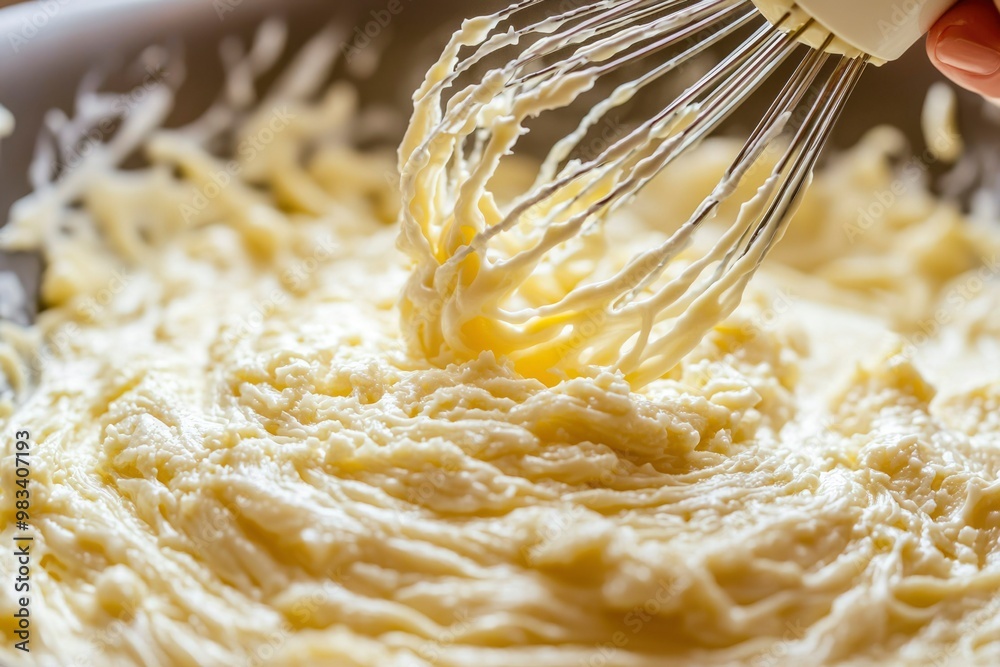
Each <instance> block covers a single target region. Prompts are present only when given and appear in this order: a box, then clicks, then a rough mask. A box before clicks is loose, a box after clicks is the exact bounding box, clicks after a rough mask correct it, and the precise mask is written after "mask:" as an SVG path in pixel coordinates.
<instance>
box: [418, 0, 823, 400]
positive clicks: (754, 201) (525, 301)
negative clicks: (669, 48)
mask: <svg viewBox="0 0 1000 667" xmlns="http://www.w3.org/2000/svg"><path fill="white" fill-rule="evenodd" d="M598 4H600V3H598ZM606 4H609V5H613V3H606ZM739 10H742V11H744V12H746V7H744V6H741V5H739V4H738V3H732V4H731V5H724V6H723V9H722V11H723V12H725V13H726V14H727V16H728V15H735V14H736V13H737V12H738V11H739ZM514 11H516V10H515V9H510V10H506V11H502V12H498V13H497V14H494V15H490V16H486V17H480V18H477V19H472V20H469V21H466V22H465V24H464V25H463V28H462V30H460V31H459V32H457V33H456V34H455V35H454V37H453V38H452V40H451V42H450V44H449V45H448V46H447V48H446V49H445V51H444V53H443V55H442V56H441V59H440V60H439V61H438V62H437V63H436V64H435V65H434V66H433V67H432V68H431V70H430V71H429V72H428V74H427V77H426V79H425V81H424V84H423V86H422V87H421V88H420V89H419V90H418V91H417V93H416V94H415V96H414V113H413V118H412V120H411V123H410V126H409V129H408V131H407V134H406V137H405V139H404V140H403V143H402V146H401V148H400V172H401V174H402V182H401V189H402V199H403V209H402V212H403V215H402V222H401V224H402V233H401V236H400V239H401V243H400V246H401V248H402V249H403V250H404V251H405V252H406V253H407V254H408V255H409V256H410V257H411V258H412V259H413V261H414V264H415V269H414V271H413V275H412V277H411V279H410V281H409V283H408V285H407V288H406V292H405V294H404V298H403V304H402V312H403V318H404V332H405V333H406V335H407V336H408V338H409V342H410V346H411V348H412V349H413V350H414V351H416V352H417V353H418V354H421V355H426V356H427V357H428V358H430V359H431V360H433V361H434V362H435V363H437V364H439V365H440V364H447V363H453V362H457V361H468V360H471V359H474V358H476V357H477V356H478V355H479V354H480V353H482V352H484V351H491V352H495V353H498V354H502V355H504V356H506V357H507V358H508V359H510V360H511V362H512V363H513V364H514V367H515V369H516V370H517V371H518V373H520V374H522V375H525V376H527V377H533V378H536V379H539V380H541V381H542V382H544V383H545V384H547V385H549V386H554V385H555V384H557V383H558V382H560V381H562V380H565V379H568V378H574V377H581V376H586V375H588V374H591V373H592V372H594V371H593V369H595V368H596V369H605V370H612V371H615V372H620V373H621V374H622V375H624V377H625V378H626V379H627V380H628V381H629V383H630V384H631V386H632V387H633V389H638V388H640V387H642V386H644V385H646V384H648V383H649V382H652V381H655V380H657V379H659V378H661V377H662V376H663V375H664V374H665V373H667V372H668V371H669V370H670V369H671V368H672V367H674V366H675V365H676V364H677V363H678V362H679V361H680V360H681V359H682V358H683V357H684V356H685V355H686V354H687V353H689V352H690V351H691V350H692V349H693V348H694V347H696V346H697V345H698V343H699V342H700V340H701V339H702V338H703V336H704V335H705V334H706V333H707V332H708V331H709V330H710V329H711V328H712V327H713V326H714V325H716V324H718V323H719V322H721V321H722V320H724V319H725V318H726V317H727V316H729V315H730V314H732V312H733V311H734V310H735V309H736V307H737V306H738V305H739V302H740V299H741V297H742V295H743V293H744V291H745V289H746V286H747V284H748V283H749V281H750V279H751V278H752V277H753V275H754V272H755V270H756V268H757V267H758V266H759V264H760V263H761V261H762V260H763V258H764V256H765V255H766V253H767V251H768V249H769V248H770V247H771V246H772V245H773V243H774V242H776V241H777V240H778V239H780V237H781V235H782V234H783V233H784V230H785V226H784V224H782V222H781V218H782V216H780V215H771V214H770V213H769V212H770V211H771V210H784V209H781V207H780V206H778V204H779V203H780V202H782V201H784V200H786V199H787V200H789V201H790V202H791V208H794V202H795V197H794V195H792V194H790V193H792V192H797V188H795V186H790V185H789V183H791V182H792V181H793V180H794V178H793V177H792V176H791V174H793V173H794V172H795V171H796V169H797V168H798V167H797V166H789V165H798V164H799V163H798V162H797V156H796V154H795V152H794V149H791V150H790V151H789V152H788V153H787V154H786V156H785V159H783V160H780V161H779V160H778V159H776V158H774V157H773V156H771V158H772V159H770V160H769V161H768V160H758V159H757V158H758V157H760V156H761V155H762V154H770V153H773V152H774V149H775V148H778V145H777V144H778V141H777V138H778V137H779V136H780V135H781V133H782V130H783V129H785V127H786V125H787V124H788V123H789V121H790V120H791V116H792V112H791V111H784V112H778V113H776V115H775V119H774V121H773V122H772V123H769V125H768V126H767V128H765V129H764V130H762V131H761V133H760V137H759V139H758V140H756V141H755V142H753V143H752V144H749V145H748V148H747V151H746V154H745V155H746V157H745V158H744V159H741V160H740V161H739V163H734V164H733V165H732V167H731V168H730V169H729V170H727V171H726V174H725V176H724V177H722V178H721V179H720V180H719V182H717V183H715V184H709V183H707V182H706V183H704V187H702V189H701V190H699V191H698V192H700V193H701V194H702V195H703V196H705V199H704V200H703V201H699V200H698V199H695V200H694V202H693V203H692V205H691V207H690V208H689V209H688V210H686V211H685V210H683V209H679V210H677V212H676V214H675V217H674V218H673V219H665V220H664V222H665V224H664V225H662V227H661V229H662V232H663V236H662V237H641V238H640V239H639V240H638V242H637V239H636V237H635V235H634V234H632V233H631V232H630V231H629V230H628V227H627V224H626V223H624V222H623V220H627V219H628V213H627V209H628V207H627V206H626V205H627V204H628V203H630V201H631V199H632V198H633V197H634V196H635V194H636V193H638V192H639V190H640V189H641V188H642V187H643V186H648V185H649V184H650V182H652V181H654V180H655V179H656V177H657V174H659V172H660V170H661V169H662V168H663V167H664V166H665V165H667V164H669V163H670V162H671V161H672V160H673V159H674V157H675V156H676V155H677V154H680V153H682V152H683V150H685V149H686V148H687V147H688V146H691V145H696V144H697V141H698V137H699V136H700V135H701V134H702V133H704V132H706V131H707V130H706V128H708V127H711V125H710V123H711V122H712V121H711V119H712V118H714V117H716V116H718V115H719V108H721V107H725V106H726V105H727V104H733V100H735V99H736V98H737V97H738V94H739V93H736V92H733V91H732V90H730V89H731V88H732V86H731V85H730V84H731V82H730V81H728V80H727V76H728V74H727V75H726V76H722V75H720V74H712V75H706V79H705V80H707V81H709V83H703V84H699V85H700V86H701V87H702V88H705V89H713V90H714V91H715V92H714V93H713V94H712V95H707V96H706V97H705V98H701V97H700V96H699V95H698V94H693V93H691V91H688V93H685V94H684V95H682V96H680V97H679V98H678V101H677V102H675V103H673V104H670V105H664V108H663V109H662V110H659V113H658V114H650V115H649V117H648V119H647V120H645V121H644V122H642V123H636V124H634V125H635V126H634V127H629V128H628V129H626V128H619V129H614V130H613V131H612V135H613V138H612V139H610V140H606V142H605V143H606V145H605V146H604V147H603V148H602V149H600V150H595V151H593V154H589V155H588V154H587V153H588V151H582V152H581V151H580V150H579V149H580V148H581V145H582V144H583V142H584V141H585V140H586V138H587V137H591V136H593V134H594V132H595V128H597V129H600V128H602V127H605V126H607V125H608V124H609V123H612V122H613V121H614V114H622V113H623V112H622V110H621V109H619V107H622V106H624V105H626V104H628V103H629V102H630V101H632V100H633V99H634V98H635V97H636V96H637V95H638V94H639V93H640V92H641V91H642V90H643V89H645V88H648V87H650V86H651V84H652V83H653V82H656V81H657V80H658V79H659V78H660V77H661V76H663V75H664V74H665V73H666V72H668V71H671V68H672V67H673V65H674V64H676V63H675V61H674V60H673V59H671V58H666V57H664V58H663V61H664V62H663V63H660V64H657V63H658V62H659V61H657V60H656V58H654V57H649V58H645V62H644V66H645V69H644V70H643V71H642V73H641V74H639V75H634V74H633V76H635V78H634V79H632V80H628V77H625V79H626V80H625V81H624V82H619V83H618V84H617V86H618V87H617V88H615V89H613V90H609V91H607V92H606V93H605V95H604V98H603V99H601V100H600V101H598V102H596V103H594V104H593V106H592V107H591V108H589V111H587V112H586V114H585V115H584V117H583V119H582V120H581V121H580V122H579V124H578V125H576V124H575V123H574V121H573V116H572V115H571V114H569V113H567V112H566V110H567V109H568V108H572V107H573V106H574V105H577V106H581V102H582V99H586V97H585V96H586V95H587V94H588V93H591V92H593V91H595V90H600V88H599V85H600V84H601V83H605V84H606V83H607V78H606V75H607V74H608V73H609V72H610V71H615V70H616V69H617V67H618V66H619V65H621V64H622V63H625V62H628V61H629V60H631V59H633V58H634V56H633V54H632V51H633V50H634V49H635V48H637V47H642V49H643V50H645V49H648V48H650V47H649V45H648V44H646V43H645V42H644V40H650V39H652V37H651V36H650V31H660V32H656V33H655V36H656V37H662V35H663V34H667V35H670V34H673V33H672V32H671V31H680V33H679V34H682V35H683V34H684V33H683V29H684V26H686V25H688V24H689V23H691V24H697V23H698V22H699V21H704V20H707V19H712V20H717V21H720V22H721V21H722V19H719V18H718V16H716V14H718V13H719V8H718V7H717V6H715V5H711V6H709V5H708V4H705V3H701V4H695V5H691V6H689V7H684V8H683V9H679V10H677V11H675V12H672V13H670V14H668V15H667V16H665V17H663V18H662V19H658V20H657V21H655V22H650V23H649V24H647V23H644V22H642V21H637V22H636V24H635V25H627V26H624V27H619V28H618V29H616V30H614V31H610V32H608V33H607V34H606V33H604V32H602V30H603V29H604V25H603V23H602V22H600V21H598V20H596V19H592V20H590V21H584V22H583V23H582V24H581V25H575V24H573V23H572V20H573V18H574V13H573V12H568V13H567V14H565V15H558V16H554V17H551V18H547V19H542V20H541V22H540V23H539V24H537V25H535V26H533V27H531V28H521V29H520V31H517V30H514V29H510V28H504V27H503V26H505V25H506V22H507V19H508V18H509V14H511V13H513V12H514ZM713 12H715V13H714V14H713ZM753 14H754V13H753V12H752V10H751V13H750V15H749V16H752V15H753ZM725 20H731V21H733V22H734V23H738V22H739V21H740V20H743V19H739V18H733V17H732V16H730V17H729V18H726V19H725ZM527 34H532V35H536V36H537V35H541V37H540V38H539V39H538V40H537V41H535V42H530V41H529V42H528V43H527V44H524V45H521V44H519V42H521V41H522V40H526V39H527V38H526V37H525V35H527ZM759 34H760V33H759ZM764 36H765V37H766V36H767V35H766V34H764ZM664 39H665V38H664ZM713 39H715V36H710V37H706V38H705V39H704V40H703V41H701V42H698V43H697V45H696V46H693V47H690V49H689V50H700V49H704V48H707V46H708V45H710V44H711V43H712V41H713ZM756 39H757V40H758V42H759V41H760V37H758V38H756ZM654 41H655V40H654ZM689 41H696V40H689ZM511 45H516V46H517V49H516V50H515V56H514V57H513V58H512V59H511V60H509V62H507V63H506V64H504V65H500V66H496V67H495V68H494V69H490V70H489V71H488V72H486V73H485V74H481V75H479V78H473V80H472V83H469V84H467V85H466V84H465V83H463V81H465V80H467V77H465V75H466V72H468V71H478V70H477V68H480V69H481V68H482V66H483V64H484V63H486V62H492V61H493V60H495V59H496V58H495V56H496V54H497V53H501V52H504V49H506V48H507V47H509V46H511ZM547 53H548V54H551V53H559V54H560V58H559V59H557V60H554V61H553V62H551V63H549V61H546V60H542V58H541V57H542V56H543V55H544V54H547ZM539 61H541V62H544V63H546V64H545V65H544V66H537V65H535V63H537V62H539ZM526 63H527V64H526ZM720 67H721V65H720ZM533 68H534V69H533ZM535 69H537V71H534V70H535ZM717 71H725V70H717ZM741 76H743V74H742V73H741V72H738V71H737V72H736V73H733V74H732V77H733V79H734V80H739V81H740V82H741V84H740V85H739V86H736V88H737V89H738V90H740V91H743V92H744V93H745V91H746V90H747V85H746V84H745V81H743V80H742V79H741V78H740V77H741ZM463 77H465V78H463ZM703 81H704V80H703ZM726 90H730V92H729V93H724V91H726ZM689 93H690V94H689ZM715 93H718V94H719V97H718V98H716V97H714V95H715ZM581 98H582V99H581ZM737 106H738V105H737ZM552 112H555V113H552ZM560 113H561V114H562V115H561V116H560V115H559V114H560ZM539 117H542V118H545V119H551V118H553V117H555V118H561V119H562V120H563V121H565V122H564V123H563V126H562V127H561V128H556V129H552V128H551V127H550V128H549V129H548V131H547V136H546V137H545V140H548V139H549V136H548V135H550V134H552V133H554V134H555V135H556V136H558V137H560V138H559V139H558V140H551V141H552V144H553V145H552V148H551V150H550V152H549V153H548V155H547V157H546V158H545V159H544V160H543V161H542V163H541V165H540V166H539V167H537V169H536V170H535V172H534V173H532V170H531V169H530V168H527V167H525V166H524V165H523V164H522V165H521V169H520V170H521V173H522V174H524V175H523V176H522V177H521V178H520V179H517V180H514V181H511V180H510V179H509V177H508V175H507V174H505V170H507V168H508V165H510V163H511V161H512V160H514V159H516V158H511V157H510V155H511V154H512V153H513V151H514V149H515V147H516V146H517V144H518V142H519V140H520V139H521V137H522V136H523V135H525V134H527V133H529V127H531V123H532V121H535V120H536V119H538V118H539ZM550 125H551V122H550ZM536 134H537V132H536ZM809 141H811V139H807V140H803V141H800V142H799V145H800V146H804V145H805V144H807V143H808V142H809ZM581 153H582V154H581ZM734 157H735V155H734ZM776 163H778V164H781V165H782V166H781V167H780V168H778V169H777V170H775V173H773V174H772V175H771V176H770V177H767V176H765V177H759V176H760V174H768V173H771V171H772V168H773V167H774V166H775V164H776ZM765 167H766V169H765ZM514 169H515V170H516V169H517V167H514ZM779 172H780V173H779ZM803 173H804V172H803ZM504 182H508V183H511V184H512V185H513V187H512V188H508V190H512V191H513V193H516V196H513V197H510V198H512V199H513V202H505V201H500V200H499V199H500V198H498V196H497V195H498V192H499V193H501V196H502V190H498V188H502V187H503V185H502V184H503V183H504ZM530 183H533V185H530V186H527V187H525V185H527V184H530ZM741 184H742V185H744V186H745V187H743V188H742V189H741V188H740V186H741ZM751 185H753V186H754V187H756V191H755V190H754V187H750V186H751ZM786 186H788V187H786ZM727 200H734V201H740V202H742V208H741V209H740V213H739V215H738V216H736V219H735V220H733V221H732V224H730V225H729V226H728V227H725V228H722V229H724V231H721V232H720V231H719V230H718V229H717V230H716V232H715V237H716V240H715V242H714V243H712V244H708V245H705V244H702V245H701V247H696V248H695V250H693V251H692V249H691V248H692V244H697V243H698V242H699V234H700V233H701V232H702V231H704V229H705V227H707V226H708V221H711V220H712V219H713V218H714V217H715V215H716V213H717V212H718V206H719V204H720V203H721V202H725V201H727ZM623 228H624V229H623ZM751 238H753V239H756V240H755V241H753V242H750V241H748V239H751ZM678 260H679V261H678Z"/></svg>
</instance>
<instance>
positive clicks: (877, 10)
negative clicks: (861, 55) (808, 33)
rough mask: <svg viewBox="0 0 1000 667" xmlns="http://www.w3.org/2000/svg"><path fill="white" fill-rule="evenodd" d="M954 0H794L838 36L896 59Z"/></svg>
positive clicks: (880, 57)
mask: <svg viewBox="0 0 1000 667" xmlns="http://www.w3.org/2000/svg"><path fill="white" fill-rule="evenodd" d="M955 2H956V0H796V4H798V6H799V7H800V8H801V9H803V10H804V11H805V12H806V13H808V14H809V15H810V16H812V17H813V18H814V19H816V20H817V21H819V22H820V23H822V24H823V26H824V27H826V29H827V30H829V31H831V32H832V33H834V34H835V35H837V36H838V37H840V38H841V39H842V40H844V41H845V42H847V43H848V44H850V45H851V46H853V47H855V48H858V49H860V50H862V51H864V52H865V53H868V54H870V55H872V56H875V57H876V58H878V59H880V60H885V61H889V60H896V59H897V58H899V57H900V56H902V55H903V53H905V52H906V50H907V49H909V48H910V47H911V46H913V44H915V43H916V42H917V41H918V40H919V39H920V38H921V37H922V36H923V35H924V34H925V33H926V32H927V31H928V30H929V29H930V27H931V26H932V25H933V24H934V22H935V21H937V20H938V19H939V18H941V17H942V16H943V15H944V13H945V12H946V11H947V10H948V9H949V8H950V7H951V6H952V5H954V4H955Z"/></svg>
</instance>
